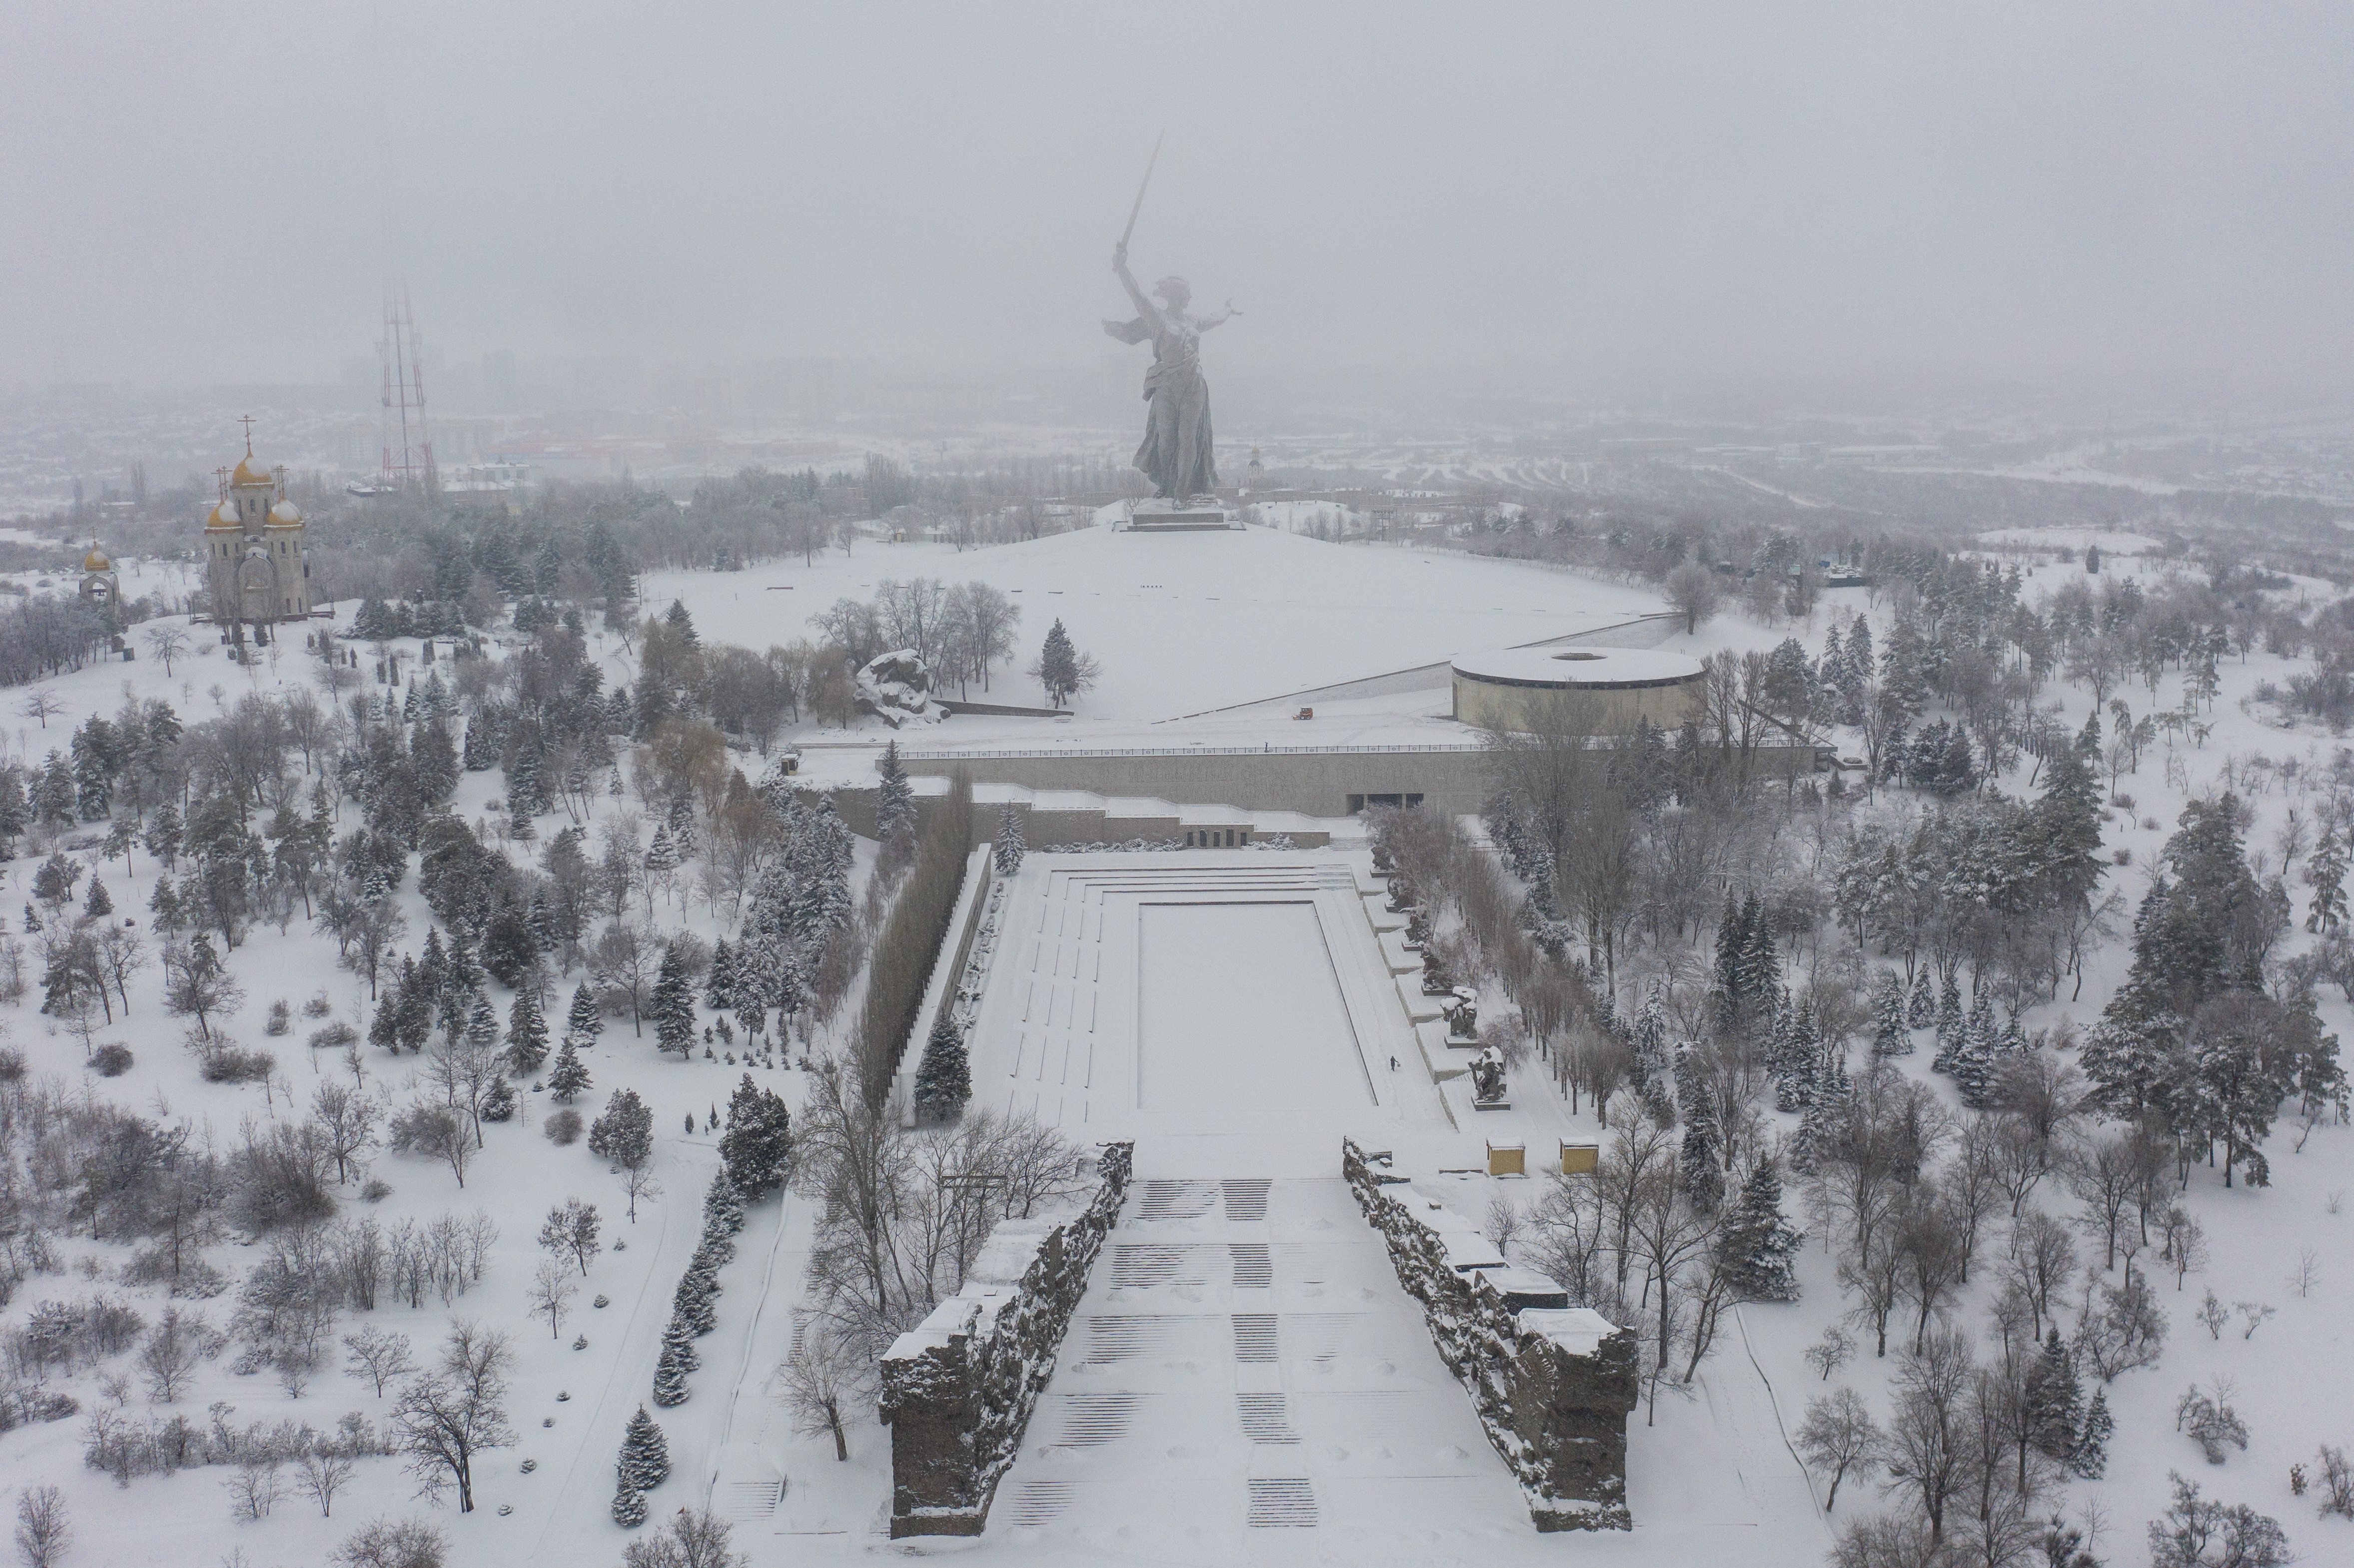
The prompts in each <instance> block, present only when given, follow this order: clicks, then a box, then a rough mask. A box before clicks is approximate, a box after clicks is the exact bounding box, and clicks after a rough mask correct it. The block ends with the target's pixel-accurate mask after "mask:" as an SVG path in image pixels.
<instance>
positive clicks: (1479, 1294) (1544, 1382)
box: [1341, 1139, 1637, 1531]
mask: <svg viewBox="0 0 2354 1568" xmlns="http://www.w3.org/2000/svg"><path fill="white" fill-rule="evenodd" d="M1341 1175H1342V1176H1343V1177H1345V1178H1346V1179H1347V1180H1348V1183H1349V1190H1350V1191H1351V1192H1353V1193H1354V1194H1355V1195H1356V1199H1357V1206H1358V1208H1360V1209H1361V1210H1363V1212H1364V1215H1365V1220H1366V1223H1368V1224H1371V1225H1372V1226H1373V1228H1374V1229H1375V1230H1377V1231H1379V1232H1381V1233H1382V1239H1383V1241H1384V1242H1385V1243H1386V1244H1387V1245H1388V1247H1389V1255H1390V1264H1391V1266H1393V1267H1394V1268H1395V1269H1396V1270H1397V1277H1398V1284H1399V1285H1400V1286H1402V1287H1405V1292H1406V1294H1407V1295H1409V1296H1411V1297H1413V1298H1415V1299H1416V1300H1417V1301H1420V1302H1421V1303H1422V1306H1423V1313H1424V1316H1425V1317H1426V1319H1427V1320H1428V1321H1429V1324H1430V1337H1431V1340H1432V1341H1433V1342H1434V1343H1435V1344H1436V1345H1437V1348H1438V1354H1439V1358H1440V1359H1441V1360H1442V1361H1446V1363H1447V1370H1449V1371H1450V1372H1454V1374H1455V1375H1456V1377H1457V1379H1458V1380H1459V1381H1460V1382H1461V1383H1462V1384H1463V1386H1464V1389H1465V1390H1466V1392H1468V1393H1469V1394H1470V1396H1471V1404H1472V1406H1473V1408H1474V1409H1476V1410H1477V1411H1478V1412H1479V1425H1481V1426H1482V1427H1483V1428H1485V1429H1486V1431H1487V1434H1488V1440H1489V1441H1490V1443H1492V1444H1494V1445H1495V1446H1496V1452H1497V1453H1499V1454H1500V1455H1502V1456H1503V1458H1504V1462H1505V1463H1506V1464H1507V1465H1509V1466H1511V1468H1512V1474H1513V1477H1514V1478H1515V1479H1517V1480H1518V1481H1519V1482H1520V1484H1521V1495H1522V1497H1523V1498H1525V1499H1527V1501H1528V1505H1529V1514H1530V1517H1531V1518H1532V1519H1533V1520H1535V1522H1536V1527H1537V1529H1538V1530H1540V1531H1557V1530H1631V1529H1633V1528H1634V1517H1633V1516H1632V1515H1631V1514H1629V1513H1628V1511H1627V1417H1628V1414H1629V1413H1631V1412H1632V1411H1633V1410H1634V1408H1635V1404H1636V1393H1637V1378H1636V1366H1637V1356H1636V1349H1635V1334H1634V1330H1630V1329H1620V1328H1613V1327H1611V1326H1610V1325H1609V1324H1607V1323H1606V1322H1600V1321H1599V1320H1598V1319H1596V1326H1597V1327H1598V1329H1599V1330H1601V1331H1600V1332H1598V1333H1596V1332H1593V1331H1590V1330H1587V1329H1586V1328H1585V1325H1584V1324H1583V1323H1582V1322H1577V1321H1575V1320H1577V1319H1594V1318H1595V1315H1594V1314H1591V1313H1582V1312H1576V1311H1569V1312H1561V1311H1550V1312H1549V1311H1543V1310H1538V1309H1522V1310H1520V1311H1515V1310H1514V1309H1513V1308H1512V1307H1511V1305H1510V1304H1509V1303H1508V1302H1507V1301H1506V1300H1505V1298H1504V1295H1503V1293H1502V1292H1501V1291H1500V1290H1498V1289H1497V1288H1496V1287H1495V1286H1494V1285H1493V1284H1491V1283H1490V1282H1489V1281H1488V1280H1487V1279H1485V1278H1484V1277H1481V1275H1480V1274H1479V1272H1478V1271H1473V1272H1470V1273H1462V1272H1458V1270H1457V1269H1456V1268H1455V1266H1453V1264H1452V1263H1451V1261H1450V1260H1449V1257H1448V1255H1447V1247H1446V1244H1445V1243H1444V1242H1443V1241H1442V1240H1441V1239H1440V1237H1439V1235H1438V1234H1437V1232H1436V1231H1434V1230H1432V1229H1431V1228H1430V1227H1429V1226H1428V1225H1426V1224H1423V1223H1422V1221H1421V1220H1419V1219H1418V1218H1416V1215H1415V1214H1414V1213H1413V1212H1412V1211H1411V1210H1410V1209H1409V1208H1408V1207H1407V1206H1406V1204H1405V1203H1404V1202H1400V1201H1399V1200H1398V1199H1396V1198H1394V1197H1392V1196H1391V1195H1390V1194H1389V1193H1388V1192H1384V1187H1386V1186H1388V1185H1390V1184H1391V1182H1392V1181H1394V1179H1391V1181H1385V1180H1384V1178H1383V1177H1382V1176H1381V1175H1380V1174H1379V1173H1378V1172H1376V1171H1375V1170H1374V1168H1373V1166H1372V1165H1371V1164H1369V1163H1368V1162H1367V1160H1366V1157H1365V1153H1364V1150H1361V1149H1359V1148H1358V1147H1357V1145H1356V1144H1355V1143H1354V1142H1352V1141H1351V1140H1349V1139H1341ZM1588 1346H1590V1347H1591V1348H1590V1349H1588V1348H1587V1347H1588Z"/></svg>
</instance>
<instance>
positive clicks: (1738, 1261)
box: [1720, 1156, 1806, 1301]
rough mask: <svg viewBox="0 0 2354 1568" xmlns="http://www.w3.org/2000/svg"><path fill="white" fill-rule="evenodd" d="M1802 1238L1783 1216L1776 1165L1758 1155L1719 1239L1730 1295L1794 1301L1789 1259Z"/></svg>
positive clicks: (1779, 1173) (1795, 1281)
mask: <svg viewBox="0 0 2354 1568" xmlns="http://www.w3.org/2000/svg"><path fill="white" fill-rule="evenodd" d="M1805 1239H1806V1237H1805V1234H1804V1233H1802V1232H1800V1231H1799V1230H1798V1229H1797V1226H1795V1225H1793V1224H1790V1222H1789V1220H1788V1219H1787V1218H1786V1217H1785V1216H1784V1215H1783V1213H1782V1171H1781V1168H1780V1167H1779V1166H1778V1165H1777V1164H1776V1162H1775V1160H1773V1159H1772V1158H1771V1157H1770V1156H1769V1157H1767V1158H1766V1159H1764V1160H1759V1161H1758V1162H1757V1163H1756V1164H1755V1166H1753V1167H1752V1168H1751V1169H1750V1171H1749V1178H1748V1180H1747V1181H1744V1182H1743V1183H1742V1186H1741V1198H1740V1201H1739V1202H1736V1203H1735V1204H1734V1208H1733V1213H1731V1214H1729V1215H1728V1216H1726V1219H1725V1224H1724V1239H1723V1243H1722V1244H1720V1245H1723V1249H1724V1261H1725V1265H1726V1267H1727V1269H1728V1270H1729V1271H1730V1272H1731V1274H1732V1276H1733V1289H1734V1295H1735V1296H1737V1297H1738V1298H1740V1299H1742V1300H1744V1301H1796V1300H1797V1298H1798V1277H1797V1272H1796V1271H1795V1269H1794V1268H1793V1266H1792V1264H1791V1259H1792V1258H1794V1257H1795V1256H1796V1255H1797V1251H1798V1247H1799V1245H1801V1244H1802V1243H1803V1242H1804V1241H1805Z"/></svg>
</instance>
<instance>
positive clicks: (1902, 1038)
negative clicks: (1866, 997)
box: [1872, 969, 1928, 1062]
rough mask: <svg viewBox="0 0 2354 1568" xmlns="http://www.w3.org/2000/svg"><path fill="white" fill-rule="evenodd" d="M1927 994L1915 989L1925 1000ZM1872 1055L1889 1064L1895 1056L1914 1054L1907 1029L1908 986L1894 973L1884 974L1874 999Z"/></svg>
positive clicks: (1911, 1039)
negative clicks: (1906, 989)
mask: <svg viewBox="0 0 2354 1568" xmlns="http://www.w3.org/2000/svg"><path fill="white" fill-rule="evenodd" d="M1927 994H1928V993H1927V991H1926V990H1925V989H1923V988H1915V990H1914V996H1915V997H1918V998H1923V999H1925V998H1926V996H1927ZM1872 1054H1873V1055H1874V1056H1876V1057H1878V1058H1879V1059H1880V1060H1882V1061H1883V1062H1885V1061H1887V1060H1889V1059H1890V1058H1892V1057H1895V1056H1910V1055H1911V1054H1913V1033H1912V1031H1911V1030H1909V1029H1907V1028H1906V1027H1905V1026H1904V982H1903V980H1899V979H1898V978H1897V977H1896V971H1895V970H1894V969H1882V970H1881V971H1880V983H1879V986H1878V988H1877V989H1876V991H1874V993H1873V996H1872Z"/></svg>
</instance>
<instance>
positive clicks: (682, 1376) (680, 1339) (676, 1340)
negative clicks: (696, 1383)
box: [654, 1313, 703, 1410]
mask: <svg viewBox="0 0 2354 1568" xmlns="http://www.w3.org/2000/svg"><path fill="white" fill-rule="evenodd" d="M702 1364H703V1363H702V1359H701V1358H700V1357H699V1356H697V1355H696V1354H695V1330H693V1329H692V1328H689V1327H688V1326H687V1322H686V1319H685V1318H684V1317H683V1316H681V1315H680V1314H677V1313H673V1314H672V1315H671V1319H670V1323H669V1325H668V1326H667V1327H665V1328H664V1329H663V1338H662V1354H661V1356H660V1357H659V1358H658V1359H657V1360H656V1361H655V1362H654V1404H657V1405H660V1406H661V1407H662V1408H663V1409H665V1410H667V1409H669V1408H670V1407H671V1406H673V1405H674V1404H685V1403H686V1395H687V1386H686V1374H687V1373H689V1372H693V1371H694V1370H695V1368H696V1367H698V1366H700V1365H702Z"/></svg>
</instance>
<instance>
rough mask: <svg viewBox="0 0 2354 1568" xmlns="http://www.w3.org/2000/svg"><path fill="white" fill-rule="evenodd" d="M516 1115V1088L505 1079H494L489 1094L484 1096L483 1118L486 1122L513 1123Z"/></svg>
mask: <svg viewBox="0 0 2354 1568" xmlns="http://www.w3.org/2000/svg"><path fill="white" fill-rule="evenodd" d="M514 1113H515V1092H514V1085H513V1084H510V1083H508V1082H507V1081H506V1080H505V1079H504V1078H493V1079H492V1080H491V1086H490V1089H489V1090H488V1092H486V1093H485V1094H484V1095H483V1096H482V1119H483V1120H484V1121H512V1120H514Z"/></svg>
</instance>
